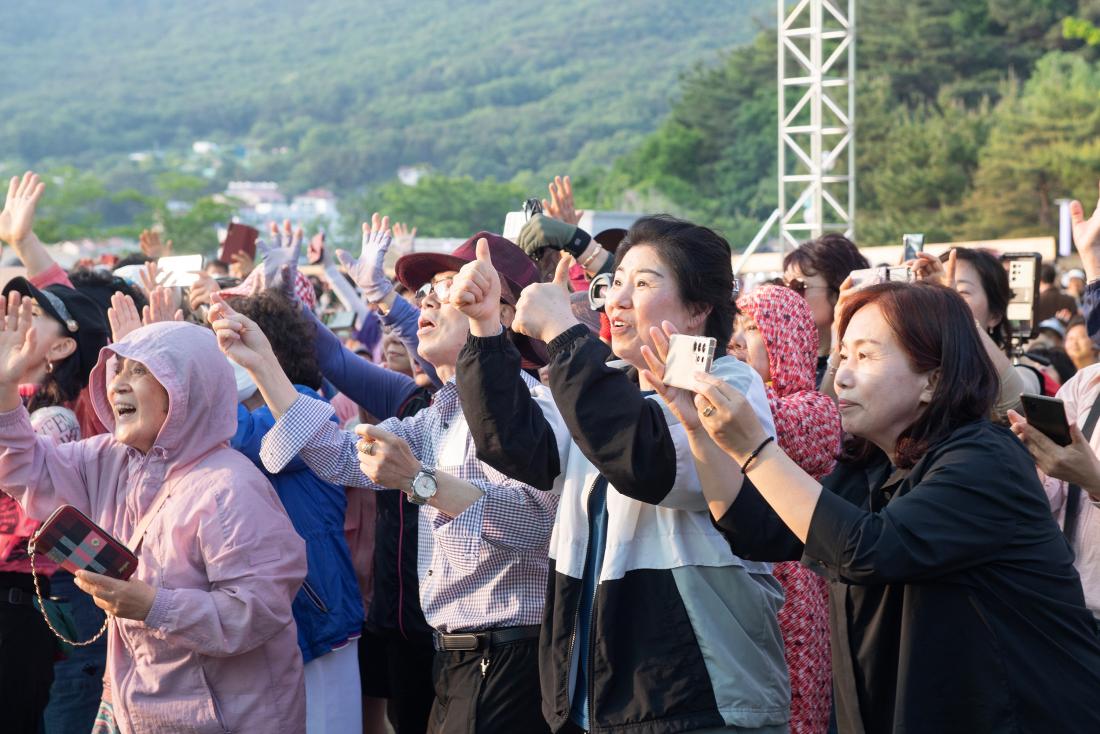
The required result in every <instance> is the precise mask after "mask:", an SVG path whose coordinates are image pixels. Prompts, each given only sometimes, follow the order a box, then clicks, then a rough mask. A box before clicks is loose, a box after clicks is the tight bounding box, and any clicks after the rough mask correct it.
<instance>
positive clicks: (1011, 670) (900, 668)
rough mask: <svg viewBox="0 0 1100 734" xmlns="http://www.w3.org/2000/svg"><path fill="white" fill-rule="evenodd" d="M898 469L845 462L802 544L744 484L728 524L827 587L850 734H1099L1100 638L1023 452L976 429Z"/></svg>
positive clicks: (990, 431) (839, 701)
mask: <svg viewBox="0 0 1100 734" xmlns="http://www.w3.org/2000/svg"><path fill="white" fill-rule="evenodd" d="M890 472H891V467H890V465H889V462H888V461H887V459H886V458H885V456H883V455H882V454H881V453H880V454H879V455H878V457H877V458H876V459H874V460H872V461H870V462H868V464H867V465H866V466H864V467H856V466H853V465H850V464H841V465H839V466H838V469H837V470H836V471H835V472H834V473H833V474H832V475H831V476H829V477H827V478H826V479H825V481H824V483H823V484H824V486H825V489H826V490H827V491H825V492H824V493H822V495H821V499H820V501H819V502H818V506H817V508H816V510H815V511H814V515H813V518H812V520H811V523H810V529H809V534H808V538H807V543H806V545H805V547H804V548H803V546H802V544H801V543H799V542H798V540H797V539H796V538H795V537H794V535H792V534H791V533H790V532H789V531H788V530H787V528H786V527H785V526H784V525H783V523H782V522H781V521H780V520H779V518H778V517H777V516H776V515H775V513H774V512H773V511H772V510H771V508H770V507H769V506H768V505H767V503H766V502H764V500H763V498H762V497H761V496H760V494H759V493H758V492H757V491H756V489H755V488H754V487H753V486H752V484H751V482H748V481H746V482H745V485H744V488H743V489H742V490H741V494H740V496H739V497H738V499H737V501H736V502H734V504H733V505H732V506H731V507H730V509H729V511H728V512H727V514H726V515H725V517H723V518H722V519H721V520H720V521H719V522H718V525H719V527H721V528H722V529H724V530H725V532H726V534H727V537H728V539H729V541H730V544H731V546H732V548H733V550H734V552H736V553H738V554H740V555H743V556H745V557H750V558H757V559H760V560H773V561H780V560H790V559H795V558H798V557H799V556H800V555H801V556H803V558H802V560H803V562H804V563H807V564H808V565H810V566H811V567H812V568H814V569H815V570H817V571H818V572H819V573H821V574H822V575H824V576H825V577H826V578H828V579H829V580H830V582H831V583H830V617H831V624H830V627H831V630H832V650H833V682H834V688H835V691H836V708H837V722H838V724H839V728H840V731H843V732H853V733H855V732H863V731H866V732H897V731H904V732H929V734H933V733H935V734H944V733H945V732H960V734H962V733H964V732H965V733H966V734H973V733H975V732H1100V706H1097V695H1098V692H1100V641H1098V636H1097V630H1096V626H1095V623H1094V622H1093V618H1092V615H1091V614H1090V613H1089V612H1088V610H1087V609H1086V608H1085V604H1084V596H1083V593H1082V591H1081V581H1080V578H1079V577H1078V575H1077V572H1076V570H1075V569H1074V568H1073V558H1072V554H1071V551H1070V549H1069V546H1068V545H1067V543H1066V541H1065V538H1064V537H1063V535H1062V533H1061V531H1060V530H1059V529H1058V525H1057V524H1056V523H1055V522H1054V520H1053V518H1052V516H1051V512H1050V506H1049V504H1048V502H1047V499H1046V496H1045V495H1044V493H1043V490H1042V487H1041V486H1040V484H1039V481H1038V478H1037V477H1036V473H1035V466H1034V464H1033V463H1032V460H1031V458H1030V457H1029V456H1028V454H1027V451H1026V450H1025V449H1024V447H1023V446H1022V445H1021V444H1020V443H1019V442H1018V441H1017V440H1016V439H1015V438H1014V437H1013V436H1012V434H1011V433H1009V432H1008V431H1007V430H1006V429H1004V428H1001V427H997V426H994V425H992V424H991V423H989V422H987V421H979V422H975V423H972V424H969V425H965V426H962V427H960V428H958V429H957V430H956V431H954V433H952V435H951V436H950V437H949V438H947V439H946V440H944V441H942V442H941V443H939V444H938V445H936V446H935V447H933V448H932V449H931V450H930V451H929V452H928V453H927V454H926V455H925V456H924V457H923V458H922V459H921V460H920V461H919V462H918V463H917V465H916V466H914V467H913V469H912V470H911V471H910V472H909V473H908V475H907V476H905V477H904V478H902V479H900V480H896V479H895V480H894V481H892V483H890V484H888V485H887V484H886V482H887V481H890V479H891V477H889V476H888V475H889V473H890Z"/></svg>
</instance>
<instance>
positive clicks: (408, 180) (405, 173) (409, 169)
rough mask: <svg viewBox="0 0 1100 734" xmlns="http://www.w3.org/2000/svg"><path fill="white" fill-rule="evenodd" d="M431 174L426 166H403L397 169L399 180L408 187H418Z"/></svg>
mask: <svg viewBox="0 0 1100 734" xmlns="http://www.w3.org/2000/svg"><path fill="white" fill-rule="evenodd" d="M429 172H430V171H429V170H428V168H427V167H426V166H401V167H400V168H398V169H397V178H398V180H399V181H401V183H403V184H405V185H406V186H416V185H417V184H418V183H420V179H422V178H424V177H425V176H427V175H428V173H429Z"/></svg>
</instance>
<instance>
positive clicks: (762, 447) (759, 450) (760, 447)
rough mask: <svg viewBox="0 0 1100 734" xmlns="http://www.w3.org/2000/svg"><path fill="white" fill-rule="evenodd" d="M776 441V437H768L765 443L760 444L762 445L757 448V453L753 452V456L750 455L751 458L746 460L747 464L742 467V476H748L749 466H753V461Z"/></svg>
mask: <svg viewBox="0 0 1100 734" xmlns="http://www.w3.org/2000/svg"><path fill="white" fill-rule="evenodd" d="M774 440H775V436H768V437H767V438H765V439H764V440H763V441H761V442H760V445H759V446H757V447H756V451H753V452H752V453H751V454H749V458H747V459H745V463H744V464H742V465H741V473H742V474H747V473H748V471H749V464H751V463H752V462H753V459H755V458H756V457H757V456H759V455H760V452H761V451H763V450H764V447H765V446H767V445H768V444H769V443H771V442H772V441H774Z"/></svg>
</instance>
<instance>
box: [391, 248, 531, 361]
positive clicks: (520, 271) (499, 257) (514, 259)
mask: <svg viewBox="0 0 1100 734" xmlns="http://www.w3.org/2000/svg"><path fill="white" fill-rule="evenodd" d="M482 238H484V239H485V241H486V242H488V243H489V254H490V256H491V257H492V259H493V267H494V268H496V271H497V273H498V274H499V275H500V278H501V281H502V284H503V285H506V286H507V287H503V288H501V289H500V297H501V298H502V299H503V300H504V301H505V302H506V303H509V304H511V305H513V306H515V305H516V301H517V300H519V293H520V291H522V290H523V289H524V288H526V287H527V286H529V285H531V284H532V283H539V282H541V281H542V277H541V275H540V274H539V269H538V266H537V265H535V262H534V260H532V259H531V258H530V257H528V256H527V253H525V252H524V251H523V250H521V249H520V248H519V247H518V246H517V245H515V244H514V243H513V242H512V241H511V240H507V239H505V238H504V237H501V236H500V235H499V234H493V233H492V232H478V233H477V234H475V235H474V236H473V237H471V238H470V239H468V240H466V241H465V242H463V243H462V244H461V245H459V246H458V247H457V248H456V249H455V251H454V252H452V253H451V254H450V255H445V254H443V253H436V252H413V253H410V254H408V255H404V256H403V257H401V258H399V259H398V260H397V262H396V263H395V264H394V270H395V271H396V273H397V279H398V280H399V281H401V284H402V285H404V286H405V287H406V288H408V289H409V290H412V291H416V290H417V289H418V288H420V286H422V285H424V284H425V283H427V282H429V281H430V280H431V279H432V278H434V277H435V276H436V275H438V274H439V273H443V272H446V271H448V270H460V269H461V268H462V266H463V265H465V264H466V263H469V262H473V261H474V260H477V241H478V240H480V239H482ZM512 338H513V341H514V342H515V345H516V348H517V349H518V350H519V352H520V354H521V355H523V357H524V359H526V360H527V361H529V362H531V363H533V364H536V365H539V366H541V365H544V364H546V363H547V362H548V361H549V355H548V353H547V351H546V345H545V344H543V343H542V342H540V341H538V340H537V339H531V338H530V337H527V336H524V335H523V334H517V333H516V332H512Z"/></svg>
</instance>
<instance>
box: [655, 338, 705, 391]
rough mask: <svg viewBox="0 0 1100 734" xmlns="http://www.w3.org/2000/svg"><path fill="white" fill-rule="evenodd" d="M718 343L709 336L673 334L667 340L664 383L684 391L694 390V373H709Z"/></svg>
mask: <svg viewBox="0 0 1100 734" xmlns="http://www.w3.org/2000/svg"><path fill="white" fill-rule="evenodd" d="M717 345H718V341H717V340H716V339H715V338H714V337H711V336H688V335H687V334H673V335H672V336H671V337H669V340H668V358H667V359H666V360H665V377H664V383H665V384H666V385H672V386H673V387H679V388H683V389H684V390H694V389H695V373H696V372H710V368H711V367H712V366H714V350H715V348H716V347H717Z"/></svg>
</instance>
